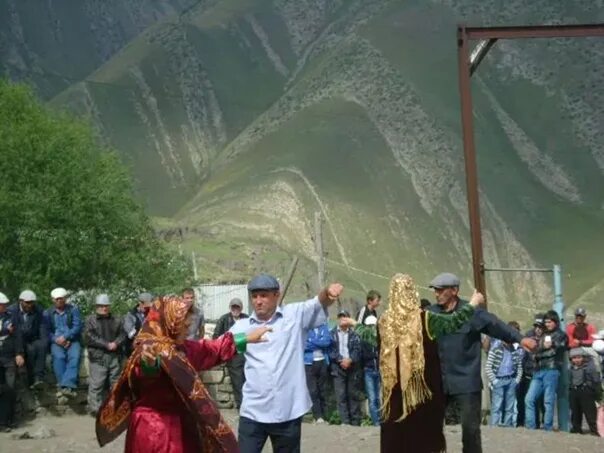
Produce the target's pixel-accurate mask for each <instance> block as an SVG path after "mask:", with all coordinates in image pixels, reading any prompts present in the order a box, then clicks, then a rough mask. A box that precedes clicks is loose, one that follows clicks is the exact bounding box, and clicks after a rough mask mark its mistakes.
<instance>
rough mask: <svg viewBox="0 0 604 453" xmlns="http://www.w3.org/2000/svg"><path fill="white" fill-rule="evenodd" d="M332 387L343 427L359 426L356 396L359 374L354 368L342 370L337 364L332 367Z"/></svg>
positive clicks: (359, 417)
mask: <svg viewBox="0 0 604 453" xmlns="http://www.w3.org/2000/svg"><path fill="white" fill-rule="evenodd" d="M332 366H333V369H334V372H333V374H334V377H333V386H334V389H335V392H336V401H337V402H338V413H339V414H340V419H341V420H342V424H343V425H354V426H359V425H360V424H361V404H360V401H359V396H358V386H359V382H358V377H359V373H358V372H357V370H355V369H354V368H349V369H348V370H343V369H342V368H340V366H339V365H338V364H337V363H334V364H333V365H332Z"/></svg>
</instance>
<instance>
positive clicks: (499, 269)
mask: <svg viewBox="0 0 604 453" xmlns="http://www.w3.org/2000/svg"><path fill="white" fill-rule="evenodd" d="M484 271H485V272H554V269H537V268H530V267H527V268H514V267H485V268H484Z"/></svg>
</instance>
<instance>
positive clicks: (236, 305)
mask: <svg viewBox="0 0 604 453" xmlns="http://www.w3.org/2000/svg"><path fill="white" fill-rule="evenodd" d="M242 310H243V302H241V299H238V298H237V297H235V298H234V299H231V301H230V302H229V312H228V313H225V314H224V315H222V316H221V317H220V319H219V320H218V322H217V323H216V328H215V329H214V334H213V335H212V338H214V339H216V338H218V337H219V336H220V335H222V334H224V333H226V332H228V331H229V329H230V328H231V327H233V325H234V324H235V323H236V322H237V321H239V320H240V319H246V318H248V315H246V314H245V313H243V312H242ZM244 366H245V356H244V355H243V354H235V356H234V357H233V358H232V359H231V360H229V361H228V362H227V363H226V367H227V370H228V372H229V377H230V378H231V385H232V386H233V394H234V396H235V406H236V407H237V409H239V408H240V407H241V390H242V389H243V383H244V382H245V374H244V373H243V367H244Z"/></svg>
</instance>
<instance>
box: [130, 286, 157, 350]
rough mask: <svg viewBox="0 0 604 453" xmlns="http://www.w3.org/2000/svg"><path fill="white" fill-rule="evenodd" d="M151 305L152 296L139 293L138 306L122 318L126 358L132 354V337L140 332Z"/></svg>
mask: <svg viewBox="0 0 604 453" xmlns="http://www.w3.org/2000/svg"><path fill="white" fill-rule="evenodd" d="M151 305H153V295H152V294H151V293H140V294H139V295H138V304H137V305H136V306H135V307H134V308H132V310H130V311H129V312H128V313H126V316H125V317H124V332H125V333H126V340H124V352H125V354H126V356H128V357H129V356H130V354H132V350H133V344H134V337H136V336H137V335H138V333H139V332H140V330H141V327H142V326H143V322H144V321H145V317H146V316H147V313H148V312H149V310H150V309H151Z"/></svg>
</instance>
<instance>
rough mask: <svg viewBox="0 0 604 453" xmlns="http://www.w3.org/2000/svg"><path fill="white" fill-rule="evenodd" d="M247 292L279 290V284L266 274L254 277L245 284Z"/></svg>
mask: <svg viewBox="0 0 604 453" xmlns="http://www.w3.org/2000/svg"><path fill="white" fill-rule="evenodd" d="M247 290H248V291H261V290H276V291H278V290H279V282H278V281H277V279H276V278H275V277H273V276H272V275H268V274H260V275H256V276H255V277H254V278H252V279H251V280H250V282H249V283H248V284H247Z"/></svg>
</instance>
